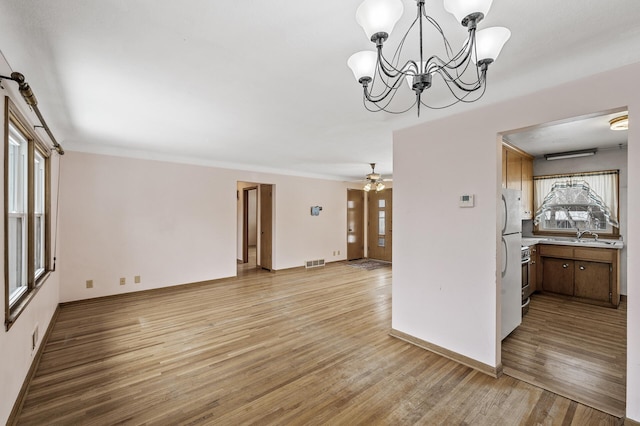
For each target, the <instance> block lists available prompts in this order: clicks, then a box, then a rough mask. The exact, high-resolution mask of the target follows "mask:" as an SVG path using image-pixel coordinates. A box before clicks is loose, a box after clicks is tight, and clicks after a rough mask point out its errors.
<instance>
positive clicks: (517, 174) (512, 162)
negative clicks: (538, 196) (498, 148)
mask: <svg viewBox="0 0 640 426" xmlns="http://www.w3.org/2000/svg"><path fill="white" fill-rule="evenodd" d="M502 187H503V188H509V189H517V190H519V191H522V205H521V206H522V219H533V156H531V155H529V154H527V153H526V152H524V151H522V150H520V149H518V148H516V147H514V146H511V145H509V144H508V143H506V142H502Z"/></svg>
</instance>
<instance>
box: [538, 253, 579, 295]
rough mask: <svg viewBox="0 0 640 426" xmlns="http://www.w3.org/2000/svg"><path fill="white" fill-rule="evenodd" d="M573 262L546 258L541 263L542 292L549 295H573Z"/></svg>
mask: <svg viewBox="0 0 640 426" xmlns="http://www.w3.org/2000/svg"><path fill="white" fill-rule="evenodd" d="M573 272H574V266H573V260H567V259H556V258H553V257H548V258H545V259H543V263H542V276H543V277H544V278H543V280H542V290H543V291H550V292H551V293H558V294H564V295H565V296H573V295H574V276H573Z"/></svg>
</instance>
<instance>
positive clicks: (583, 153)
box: [544, 148, 598, 160]
mask: <svg viewBox="0 0 640 426" xmlns="http://www.w3.org/2000/svg"><path fill="white" fill-rule="evenodd" d="M596 152H598V149H597V148H592V149H581V150H578V151H567V152H557V153H555V154H545V155H544V158H545V159H547V160H564V159H566V158H577V157H588V156H590V155H595V154H596Z"/></svg>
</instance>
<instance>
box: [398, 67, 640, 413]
mask: <svg viewBox="0 0 640 426" xmlns="http://www.w3.org/2000/svg"><path fill="white" fill-rule="evenodd" d="M638 75H640V64H633V65H630V66H626V67H623V68H619V69H616V70H612V71H608V72H605V73H602V74H599V75H595V76H592V77H589V78H585V79H581V80H577V81H574V82H570V83H567V84H563V85H560V86H557V87H555V88H552V89H549V90H543V91H539V92H536V93H533V94H530V95H526V96H522V97H519V98H516V99H513V100H509V101H505V102H500V103H496V104H493V105H485V106H479V104H478V105H475V106H474V107H472V108H470V109H469V110H467V111H465V112H463V113H460V114H458V115H455V116H452V117H448V118H444V119H441V120H436V121H432V122H426V123H424V124H421V125H417V126H415V127H412V128H408V129H404V130H400V131H397V132H395V133H394V148H393V157H394V167H393V169H394V246H393V259H394V265H393V288H392V292H393V302H392V303H393V308H392V312H393V314H392V327H393V328H394V329H397V330H399V331H401V332H404V333H406V334H409V335H411V336H414V337H416V338H419V339H421V340H424V341H426V342H429V343H431V344H435V345H438V346H440V347H443V348H445V349H448V350H450V351H453V352H456V353H459V354H461V355H464V356H467V357H469V358H472V359H474V360H476V361H478V362H481V363H484V364H486V365H489V366H492V367H498V366H499V365H500V364H501V357H500V339H499V336H500V333H499V323H500V316H499V312H500V304H499V303H500V301H499V297H497V295H499V291H498V289H499V288H500V273H499V272H498V271H500V269H499V263H500V260H499V258H498V254H499V252H498V241H499V229H498V222H499V218H498V212H499V209H498V206H499V204H498V200H499V198H498V197H499V194H500V175H499V174H498V173H499V170H500V164H499V158H500V156H499V149H500V145H499V141H498V137H497V135H498V134H499V133H501V132H506V131H510V130H514V129H520V128H524V127H528V126H532V125H537V124H542V123H548V122H552V121H556V120H560V119H567V118H571V117H577V116H582V115H585V114H590V113H594V112H598V111H605V110H610V109H614V108H618V107H622V106H628V108H629V113H630V130H629V140H628V141H629V145H628V168H629V173H628V185H629V188H631V190H630V191H629V192H628V211H629V217H628V251H627V253H628V256H629V258H630V259H638V258H640V249H639V248H638V244H640V215H638V214H636V212H638V211H640V191H639V190H638V188H640V127H638V126H636V128H635V129H634V128H633V125H634V123H635V121H637V119H636V117H640V82H639V81H638V79H637V76H638ZM461 194H474V195H475V201H476V205H475V207H474V208H466V209H462V208H459V207H458V197H459V195H461ZM627 277H628V320H627V325H628V341H627V345H628V346H627V360H628V361H627V417H629V418H631V419H633V420H636V421H639V420H640V333H639V331H638V324H640V292H639V291H638V289H639V287H640V264H639V263H638V262H635V263H634V262H629V264H628V265H627ZM496 299H497V300H496Z"/></svg>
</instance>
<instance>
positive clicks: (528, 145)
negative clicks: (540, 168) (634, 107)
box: [503, 110, 628, 157]
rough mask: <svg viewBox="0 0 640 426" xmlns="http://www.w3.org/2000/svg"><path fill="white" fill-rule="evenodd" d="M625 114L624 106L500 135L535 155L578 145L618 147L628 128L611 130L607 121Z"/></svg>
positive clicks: (623, 143) (625, 137)
mask: <svg viewBox="0 0 640 426" xmlns="http://www.w3.org/2000/svg"><path fill="white" fill-rule="evenodd" d="M625 114H627V111H626V110H623V111H616V112H602V113H595V114H591V115H589V116H585V117H572V118H570V119H567V120H562V121H558V122H553V123H545V124H542V125H537V126H532V127H531V128H528V129H522V130H518V131H516V132H513V133H508V134H505V135H503V137H504V139H506V140H507V141H508V142H509V143H511V144H512V145H515V146H517V147H519V148H521V149H522V150H524V151H525V152H527V153H529V154H531V155H533V156H536V157H542V156H543V155H544V154H553V153H559V152H567V151H575V150H579V149H591V148H597V149H598V150H607V149H619V148H620V146H626V145H627V135H628V131H627V130H611V128H610V125H609V122H610V121H611V120H612V119H613V118H616V117H620V116H623V115H625Z"/></svg>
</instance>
